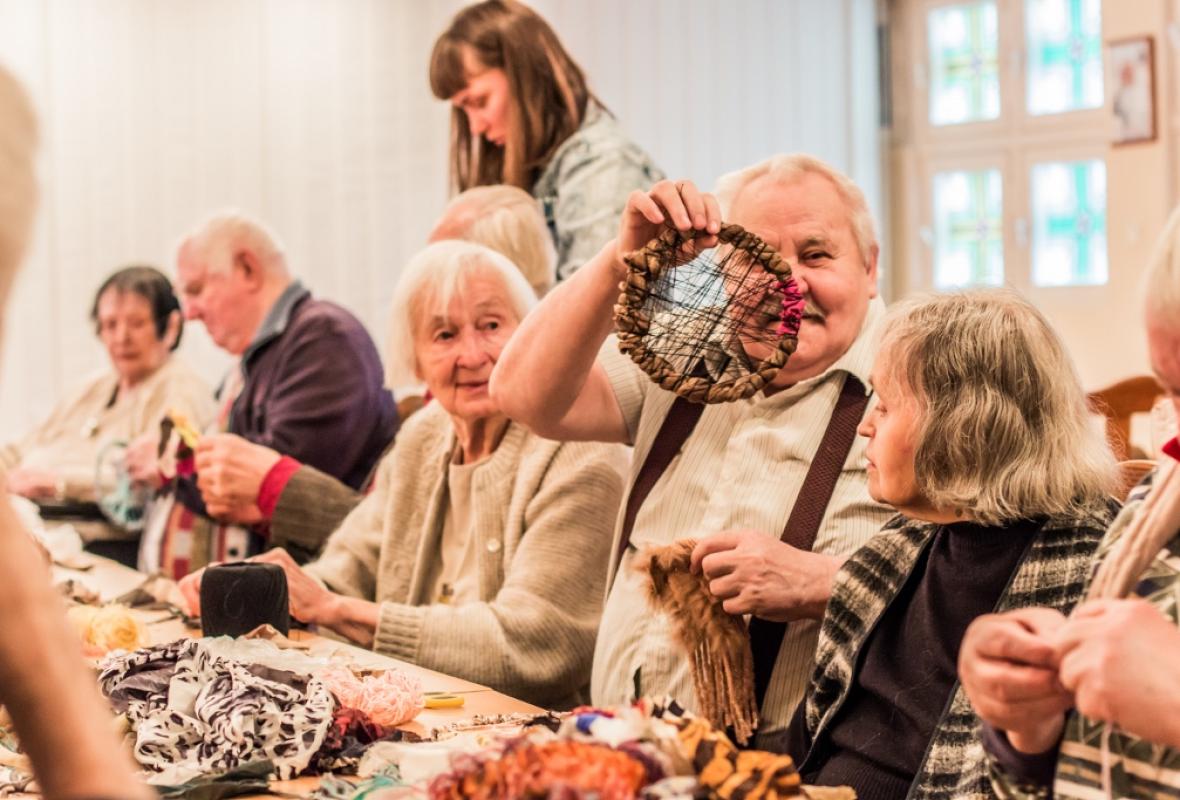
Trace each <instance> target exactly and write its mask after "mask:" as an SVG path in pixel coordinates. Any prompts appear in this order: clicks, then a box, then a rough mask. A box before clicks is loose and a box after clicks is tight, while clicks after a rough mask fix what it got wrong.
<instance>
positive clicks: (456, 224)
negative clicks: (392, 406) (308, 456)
mask: <svg viewBox="0 0 1180 800" xmlns="http://www.w3.org/2000/svg"><path fill="white" fill-rule="evenodd" d="M444 239H464V240H466V241H470V242H476V243H478V244H482V245H485V246H487V247H490V248H491V249H493V250H495V251H497V252H499V253H502V254H504V255H505V256H507V257H508V259H509V260H510V261H511V262H512V263H513V264H515V265H516V267H517V268H518V269H519V270H520V272H521V274H522V275H523V276H524V278H525V280H527V281H528V283H529V285H530V286H531V287H532V288H533V291H534V292H536V294H537V295H538V296H540V295H543V294H544V293H545V292H547V291H548V290H549V288H550V287H552V286H553V281H554V271H553V270H554V263H555V260H556V254H555V253H554V250H553V243H552V241H551V240H550V238H549V231H548V230H547V229H546V227H545V219H544V217H543V216H541V212H540V210H539V209H538V208H537V204H536V203H535V202H534V201H533V199H532V198H531V197H529V195H528V193H527V192H525V191H524V190H523V189H517V188H516V187H515V186H480V187H476V188H474V189H468V190H467V191H465V192H463V193H462V194H460V195H458V196H457V197H455V198H454V199H452V200H451V202H450V203H449V204H448V205H447V207H446V209H445V210H444V211H443V214H442V217H441V218H440V219H439V221H438V224H437V225H435V227H434V230H433V231H431V233H430V241H431V242H438V241H442V240H444ZM396 344H397V345H398V346H402V345H407V346H408V343H406V342H402V341H399V342H396ZM403 355H404V354H397V353H392V352H391V353H388V354H387V358H393V359H398V358H401V357H403ZM398 379H399V380H407V381H411V382H413V381H414V377H413V375H412V374H411V373H409V372H404V373H403V374H402V375H401V376H399V377H398ZM393 388H401V387H400V386H398V385H396V384H395V385H394V387H393ZM224 438H225V439H226V440H228V442H232V446H233V447H234V467H235V469H234V471H233V474H232V476H231V477H230V479H229V480H223V481H219V482H218V483H216V484H212V483H207V484H206V485H204V486H202V487H201V488H202V492H203V497H204V500H205V503H206V506H207V507H208V508H209V511H210V513H212V514H213V515H214V516H216V517H217V518H219V519H225V520H229V521H232V522H247V523H254V522H257V521H259V520H266V521H268V523H269V530H270V542H271V544H272V545H274V546H276V547H285V548H287V549H288V550H289V551H291V552H292V553H295V554H296V555H297V560H300V561H304V560H307V559H308V558H310V557H313V556H314V555H315V554H316V553H318V552H319V550H320V548H321V547H323V545H324V542H325V541H326V540H327V538H328V536H329V535H330V534H331V533H332V531H334V530H335V529H336V528H337V527H338V526H339V525H340V523H341V522H342V521H343V520H344V518H345V517H346V516H348V513H349V512H350V511H352V509H353V508H355V507H356V505H357V504H358V503H360V501H361V498H362V497H363V496H364V495H363V493H362V492H358V491H356V490H354V489H352V488H351V487H349V486H347V485H346V484H344V483H342V482H341V481H339V480H337V479H336V478H334V477H332V476H331V475H328V474H327V473H325V472H322V471H320V470H318V469H316V468H315V467H312V466H309V465H307V464H302V463H300V462H299V461H297V460H295V459H293V458H291V457H290V456H286V457H284V456H282V455H280V454H279V453H278V452H276V451H274V450H272V449H270V448H269V447H264V446H262V445H258V444H253V443H251V442H247V441H246V440H245V439H242V438H241V437H224ZM372 477H373V476H370V479H369V482H371V481H372Z"/></svg>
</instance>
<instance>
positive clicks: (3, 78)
mask: <svg viewBox="0 0 1180 800" xmlns="http://www.w3.org/2000/svg"><path fill="white" fill-rule="evenodd" d="M36 130H37V125H36V121H35V118H34V115H33V110H32V107H31V106H30V104H29V102H28V99H27V98H26V97H25V94H24V92H23V91H22V90H21V88H20V86H19V85H18V84H17V83H16V81H15V80H13V78H12V77H11V76H10V75H9V74H8V72H7V71H5V70H4V68H3V67H0V317H2V316H3V311H4V306H5V303H6V301H7V298H8V292H9V289H10V288H11V285H12V279H13V276H14V275H15V273H16V267H17V265H18V264H19V263H20V260H21V257H22V255H23V253H24V250H25V245H26V243H27V241H28V235H29V229H30V227H31V226H32V221H33V211H34V206H35V198H36V186H35V179H34V174H33V156H34V150H35V148H36V139H37V134H36ZM0 541H2V542H3V549H4V558H2V559H0V704H3V706H4V708H5V709H6V710H7V711H8V713H9V715H11V717H12V720H13V724H14V725H15V727H16V731H17V735H18V736H19V737H20V740H21V746H22V747H23V748H24V751H25V752H26V753H27V754H28V756H29V758H30V760H31V761H32V763H33V771H34V772H35V773H36V776H37V780H38V783H39V784H40V787H41V792H42V794H44V796H45V797H46V798H47V799H48V800H74V799H75V798H77V800H82V798H96V797H120V798H128V799H129V800H130V798H145V799H146V798H149V797H153V796H155V795H154V792H150V791H149V790H148V789H147V788H146V787H145V786H143V785H141V784H139V783H137V782H136V780H135V778H134V776H133V773H132V766H131V759H130V756H129V754H128V753H127V752H126V751H125V750H124V749H123V748H122V747H121V746H120V745H119V742H118V739H117V738H116V736H115V734H114V731H113V728H112V720H111V715H110V711H109V710H108V708H107V706H106V704H105V703H104V702H103V700H102V698H101V696H100V695H99V692H98V688H97V687H96V686H95V684H94V676H93V674H92V673H91V672H90V670H88V669H86V667H85V665H84V664H83V662H82V660H81V659H80V658H79V657H78V655H77V653H78V642H77V638H76V637H75V636H73V635H72V634H71V632H70V630H69V628H68V627H67V624H66V620H65V614H64V613H63V608H62V603H61V599H60V596H59V595H58V593H57V592H56V590H54V588H53V586H52V583H51V581H50V576H49V570H48V569H46V567H45V563H44V561H43V560H42V559H41V556H40V554H39V553H38V552H37V549H36V546H35V545H34V544H33V540H32V539H31V537H29V536H28V535H27V534H26V533H25V531H23V530H22V529H21V524H20V522H19V520H18V519H17V516H16V514H15V513H14V511H13V509H12V506H11V504H10V503H9V501H8V498H7V495H6V494H4V493H0ZM67 721H68V724H64V723H66V722H67Z"/></svg>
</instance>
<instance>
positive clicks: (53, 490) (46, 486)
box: [7, 467, 60, 500]
mask: <svg viewBox="0 0 1180 800" xmlns="http://www.w3.org/2000/svg"><path fill="white" fill-rule="evenodd" d="M7 483H8V491H10V492H12V493H13V494H19V495H20V496H21V497H27V498H29V499H30V500H45V499H49V498H51V497H57V494H58V489H59V488H60V487H59V486H58V477H57V475H56V474H55V473H53V472H50V471H49V470H45V469H24V468H22V467H17V468H16V469H12V470H9V471H8V479H7Z"/></svg>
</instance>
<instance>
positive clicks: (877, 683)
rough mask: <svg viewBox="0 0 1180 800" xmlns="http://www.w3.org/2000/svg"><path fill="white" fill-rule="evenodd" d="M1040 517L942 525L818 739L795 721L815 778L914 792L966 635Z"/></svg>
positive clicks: (873, 791)
mask: <svg viewBox="0 0 1180 800" xmlns="http://www.w3.org/2000/svg"><path fill="white" fill-rule="evenodd" d="M1039 524H1040V522H1039V521H1038V522H1027V521H1026V522H1019V523H1015V524H1013V525H1010V526H1006V527H1002V528H995V527H985V526H981V525H976V524H973V523H958V524H954V525H945V526H942V527H941V528H939V530H938V532H937V533H936V534H935V535H934V537H933V539H932V540H931V542H930V544H929V546H928V547H926V548H925V550H924V551H923V553H922V555H921V556H920V558H919V560H918V562H917V564H916V565H915V568H914V570H913V572H912V573H911V574H910V576H909V578H908V579H907V580H906V582H905V584H904V586H903V588H902V590H901V591H900V592H899V593H898V595H897V597H896V598H894V600H893V601H892V602H891V603H890V604H889V606H888V608H887V610H886V611H885V613H884V615H883V616H882V617H881V619H880V621H879V623H878V624H877V626H876V628H875V629H874V630H873V632H872V633H871V634H869V637H868V639H867V641H866V642H865V646H864V648H863V649H862V651H861V654H860V657H859V659H858V661H857V670H856V676H855V678H854V679H853V684H852V688H851V691H850V693H849V695H848V697H847V699H846V700H845V701H844V704H843V706H842V707H841V708H840V710H839V711H838V712H837V713H836V715H835V717H834V718H833V720H832V723H831V725H829V726H828V728H827V730H826V731H825V732H824V733H823V734H821V737H820V739H819V740H818V741H816V742H814V743H807V742H806V741H801V740H800V736H799V734H800V733H802V732H805V731H806V726H805V725H801V724H796V725H792V731H793V734H792V737H793V738H792V742H791V746H790V748H791V753H792V755H793V756H794V757H795V758H796V760H797V762H798V763H801V764H802V769H801V772H802V773H803V776H804V779H805V780H806V781H807V782H808V783H814V784H818V785H824V786H841V785H844V786H852V787H853V788H854V789H856V791H857V795H858V796H859V797H860V798H861V800H897V799H898V798H903V797H905V796H906V795H907V793H908V792H909V788H910V784H911V783H912V782H913V780H914V776H915V775H916V774H917V772H918V770H919V769H920V767H921V765H922V761H923V758H924V757H925V754H926V750H927V747H928V746H929V742H930V737H931V734H932V733H933V731H934V729H935V727H936V726H937V724H938V721H939V719H940V718H941V717H942V715H943V713H944V711H945V709H946V706H947V704H948V702H949V701H950V697H951V691H952V689H953V688H954V686H955V682H956V680H957V677H956V673H957V669H956V664H957V661H958V655H959V644H960V643H961V641H962V639H963V634H964V632H965V631H966V629H967V626H968V625H969V624H970V623H971V621H972V620H973V619H975V618H976V617H978V616H980V615H982V614H986V613H989V612H990V611H992V610H993V609H994V608H995V607H996V604H997V602H998V600H999V598H1000V597H1001V595H1002V594H1003V592H1004V590H1005V588H1006V587H1007V586H1008V584H1009V582H1010V580H1011V578H1012V575H1013V573H1014V572H1015V570H1016V567H1017V566H1018V565H1019V563H1020V562H1021V560H1022V558H1023V556H1024V554H1025V553H1026V551H1027V549H1028V546H1029V544H1030V543H1031V541H1032V539H1033V537H1034V535H1035V534H1036V532H1037V530H1038V528H1039ZM802 713H803V712H802V709H801V710H800V712H799V713H798V715H797V716H800V717H801V715H802ZM807 744H810V748H809V749H808V748H806V745H807ZM804 755H806V758H802V757H803V756H804Z"/></svg>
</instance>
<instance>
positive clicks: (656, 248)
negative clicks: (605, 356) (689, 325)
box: [615, 224, 798, 403]
mask: <svg viewBox="0 0 1180 800" xmlns="http://www.w3.org/2000/svg"><path fill="white" fill-rule="evenodd" d="M706 235H708V234H707V233H706V232H705V231H678V230H676V229H674V228H665V229H664V230H663V231H662V232H661V233H660V235H659V236H657V237H656V238H654V239H652V240H651V241H650V242H648V243H647V245H646V246H644V247H642V248H640V249H639V250H635V251H634V252H631V253H628V254H627V255H626V256H624V257H623V260H624V261H625V262H626V263H627V267H628V271H627V277H626V279H625V280H624V281H622V282H621V283H620V284H619V290H620V293H619V301H618V303H617V304H616V305H615V330H616V333H617V335H618V340H619V350H621V351H622V352H624V353H626V354H627V355H629V356H630V357H631V359H632V360H633V361H634V362H635V363H636V364H638V365H639V368H640V369H642V370H643V371H644V372H646V373H647V374H648V375H649V376H650V377H651V379H652V380H653V381H655V383H656V384H658V385H659V386H660V387H662V388H664V389H667V390H668V391H670V392H675V393H676V394H678V395H680V396H681V397H683V398H685V399H686V400H690V401H692V402H694V403H729V402H733V401H734V400H741V399H743V398H746V397H750V396H751V395H753V394H755V393H756V392H758V391H761V390H762V388H763V387H764V386H766V384H768V383H770V381H772V380H774V376H775V375H777V374H778V371H779V370H780V369H782V367H783V365H784V364H786V363H787V359H788V358H790V356H791V354H792V353H794V352H795V347H796V346H797V344H798V337H797V333H796V332H795V331H784V332H783V333H782V334H781V335H780V336H779V338H778V341H777V342H776V346H775V348H774V350H773V351H772V352H771V353H770V355H768V356H767V357H766V358H765V359H762V360H757V361H756V362H755V363H754V365H753V369H751V370H750V373H749V374H747V375H743V376H741V377H739V378H733V379H728V380H721V381H713V380H710V379H708V378H704V377H700V376H698V375H686V374H684V373H683V372H682V371H680V370H677V369H676V368H674V367H673V366H672V365H671V364H670V363H668V361H667V360H666V359H664V358H663V357H662V356H661V355H659V354H658V353H654V352H652V351H651V350H650V349H649V348H648V346H647V344H646V341H647V335H648V332H649V331H650V329H651V322H652V320H651V317H650V315H649V314H648V312H646V311H645V310H644V309H643V304H644V301H645V299H646V298H647V296H648V287H649V286H652V285H654V284H655V281H656V280H657V279H658V277H659V275H660V273H661V271H662V270H665V269H676V265H677V262H678V261H679V260H681V259H682V257H683V255H684V251H683V249H682V248H683V246H684V244H685V243H686V242H688V241H690V240H693V239H695V238H697V237H700V236H706ZM717 238H718V240H719V241H720V242H722V243H723V244H728V245H731V246H732V247H733V248H735V249H737V250H742V251H744V252H745V253H746V254H747V255H749V256H750V257H751V258H752V259H753V261H754V262H755V263H756V264H757V265H759V266H760V267H761V268H762V269H764V270H765V271H766V272H768V273H770V274H771V275H775V276H777V277H778V278H779V279H780V280H781V281H782V282H783V283H785V284H789V285H791V286H793V285H794V279H793V278H792V276H791V268H790V266H789V265H788V264H787V262H786V261H784V260H783V258H782V256H780V255H779V253H778V251H776V250H775V249H774V248H773V247H771V246H770V245H768V244H767V243H766V242H764V241H763V240H762V239H761V238H759V237H758V236H757V235H755V234H753V233H750V232H749V231H747V230H746V229H745V228H743V227H741V226H740V225H734V224H722V226H721V230H720V232H719V233H718V234H717Z"/></svg>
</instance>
